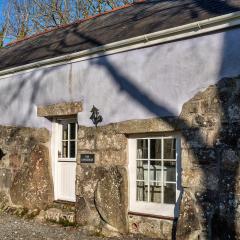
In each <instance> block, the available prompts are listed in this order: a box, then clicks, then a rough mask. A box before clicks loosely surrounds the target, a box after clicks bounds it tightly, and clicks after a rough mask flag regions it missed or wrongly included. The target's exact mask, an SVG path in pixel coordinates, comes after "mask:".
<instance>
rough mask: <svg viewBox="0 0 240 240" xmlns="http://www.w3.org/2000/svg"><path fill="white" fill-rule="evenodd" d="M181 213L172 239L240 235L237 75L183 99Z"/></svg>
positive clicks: (239, 91)
mask: <svg viewBox="0 0 240 240" xmlns="http://www.w3.org/2000/svg"><path fill="white" fill-rule="evenodd" d="M179 122H180V123H179V127H180V128H181V133H182V136H183V141H182V169H183V172H182V186H183V188H184V191H183V197H182V201H181V213H180V217H179V220H178V225H177V239H184V240H187V239H189V240H190V239H191V240H193V239H199V238H200V239H239V238H240V228H239V225H240V191H239V189H240V188H239V182H240V181H239V179H240V172H239V160H240V159H239V154H240V77H235V78H225V79H222V80H220V81H219V83H218V84H216V85H212V86H209V87H208V88H207V89H206V90H205V91H203V92H200V93H198V94H197V95H196V96H194V97H193V98H192V99H191V100H189V101H188V102H187V103H186V104H184V106H183V109H182V113H181V115H180V118H179Z"/></svg>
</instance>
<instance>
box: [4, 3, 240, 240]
mask: <svg viewBox="0 0 240 240" xmlns="http://www.w3.org/2000/svg"><path fill="white" fill-rule="evenodd" d="M239 26H240V1H239V0H235V1H234V0H226V1H221V0H212V1H204V0H202V1H201V0H181V1H180V0H179V1H178V0H176V1H172V0H155V1H141V2H135V3H133V4H130V5H127V6H124V7H122V8H119V9H114V10H113V11H109V12H106V13H104V14H100V15H98V16H93V17H90V18H89V19H85V20H80V21H77V22H75V23H73V24H70V25H65V26H62V27H59V28H57V29H53V30H50V31H47V32H43V33H40V34H37V35H34V36H30V37H28V38H26V39H24V40H22V41H18V42H13V43H11V44H9V45H8V46H6V47H5V48H3V49H1V50H0V63H1V64H0V124H1V127H0V207H1V209H5V210H8V209H14V207H22V209H24V210H23V211H22V212H21V214H24V211H25V214H33V213H34V211H35V213H37V214H38V213H39V211H40V215H41V214H42V215H44V217H45V218H49V219H51V218H53V219H55V217H56V216H55V215H56V212H57V213H58V214H59V215H58V216H63V217H58V218H57V219H58V220H59V219H60V220H61V221H65V222H66V221H69V222H76V223H77V224H79V225H81V226H85V227H88V228H89V229H92V230H94V231H100V232H101V233H102V234H104V235H112V234H116V235H117V234H127V233H129V232H131V233H139V234H144V235H146V236H149V237H157V238H160V239H172V238H175V237H176V239H184V240H187V239H191V240H192V239H239V238H240V170H239V154H240V28H239ZM93 106H95V108H93ZM97 109H98V110H97ZM91 110H92V111H91ZM90 117H91V118H90ZM92 120H93V121H92ZM97 120H99V121H97ZM100 120H102V121H100ZM95 123H96V124H97V123H98V125H97V126H95ZM57 209H59V211H57ZM54 210H55V212H54ZM54 214H55V215H54ZM71 214H72V215H71Z"/></svg>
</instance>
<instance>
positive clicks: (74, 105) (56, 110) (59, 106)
mask: <svg viewBox="0 0 240 240" xmlns="http://www.w3.org/2000/svg"><path fill="white" fill-rule="evenodd" d="M78 112H82V102H65V103H56V104H51V105H46V106H38V108H37V115H38V116H39V117H47V118H52V117H60V116H74V115H77V113H78Z"/></svg>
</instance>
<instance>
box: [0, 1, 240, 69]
mask: <svg viewBox="0 0 240 240" xmlns="http://www.w3.org/2000/svg"><path fill="white" fill-rule="evenodd" d="M239 10H240V0H225V1H224V0H155V1H149V0H148V1H143V2H136V3H134V4H132V5H129V6H127V7H124V8H121V9H118V10H114V11H110V12H108V13H105V14H101V15H98V16H96V17H93V18H90V19H88V20H84V21H78V22H76V23H73V24H70V25H68V26H63V27H61V28H58V29H54V30H52V31H49V32H45V33H41V34H38V35H36V36H33V37H30V38H29V39H26V40H23V41H19V42H16V43H13V44H10V46H8V47H5V48H3V49H1V50H0V70H3V69H7V68H11V67H16V66H20V65H25V64H28V63H33V62H36V61H39V60H43V59H49V58H53V57H57V56H61V55H65V54H69V53H74V52H79V51H82V50H86V49H90V48H93V47H96V46H100V45H104V44H108V43H112V42H116V41H120V40H124V39H128V38H132V37H136V36H140V35H143V34H148V33H152V32H156V31H160V30H164V29H168V28H172V27H176V26H181V25H184V24H188V23H192V22H196V21H200V20H204V19H207V18H211V17H215V16H220V15H224V14H228V13H231V12H236V11H239Z"/></svg>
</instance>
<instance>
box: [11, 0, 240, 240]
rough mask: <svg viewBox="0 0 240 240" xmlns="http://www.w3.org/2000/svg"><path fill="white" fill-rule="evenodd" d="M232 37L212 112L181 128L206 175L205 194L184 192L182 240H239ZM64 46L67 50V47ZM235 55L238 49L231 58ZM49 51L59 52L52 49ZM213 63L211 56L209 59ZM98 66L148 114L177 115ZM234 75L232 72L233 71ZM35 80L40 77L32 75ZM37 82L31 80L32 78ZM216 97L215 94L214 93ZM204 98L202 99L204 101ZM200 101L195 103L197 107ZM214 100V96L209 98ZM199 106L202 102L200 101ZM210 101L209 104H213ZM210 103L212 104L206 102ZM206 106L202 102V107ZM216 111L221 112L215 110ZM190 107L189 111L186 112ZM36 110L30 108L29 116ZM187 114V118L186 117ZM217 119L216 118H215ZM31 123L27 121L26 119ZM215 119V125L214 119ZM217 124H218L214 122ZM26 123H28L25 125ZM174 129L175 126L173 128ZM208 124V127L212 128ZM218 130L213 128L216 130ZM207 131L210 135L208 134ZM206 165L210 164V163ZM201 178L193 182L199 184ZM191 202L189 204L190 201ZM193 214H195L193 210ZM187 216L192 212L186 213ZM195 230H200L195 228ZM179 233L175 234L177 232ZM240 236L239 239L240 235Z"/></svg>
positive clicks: (106, 64)
mask: <svg viewBox="0 0 240 240" xmlns="http://www.w3.org/2000/svg"><path fill="white" fill-rule="evenodd" d="M206 2H207V1H200V0H196V3H197V4H198V5H199V7H201V8H203V9H205V10H208V11H210V12H213V13H216V9H215V8H214V5H212V7H211V8H209V7H208V4H206ZM215 2H221V4H222V7H223V8H229V9H230V10H231V9H232V10H234V11H236V8H235V7H232V6H231V5H230V4H228V3H227V1H220V0H219V1H217V0H215ZM75 34H76V37H80V38H84V39H85V40H86V41H91V42H92V43H93V44H94V45H96V46H99V45H101V43H100V42H98V41H97V40H95V39H91V38H89V37H88V36H86V35H83V34H81V33H79V32H75ZM229 34H230V33H228V32H226V35H225V43H224V49H223V52H222V66H221V67H220V72H219V83H218V84H217V85H216V86H215V87H213V88H210V89H211V90H212V89H214V91H213V93H212V95H210V96H211V97H213V100H214V101H216V102H214V101H210V102H209V103H208V105H207V106H204V107H203V108H204V111H203V112H202V114H201V113H199V112H198V111H197V112H195V113H194V114H189V115H188V114H187V117H186V115H184V114H183V113H182V114H181V115H180V117H179V119H178V120H179V128H180V129H181V130H182V135H183V137H184V139H185V140H186V142H187V145H188V148H189V149H190V150H191V152H192V154H193V156H192V158H191V159H189V161H190V160H191V161H194V164H195V166H197V167H198V168H199V169H198V172H201V174H202V176H201V182H202V185H201V189H199V191H197V192H192V190H191V188H184V193H183V199H182V206H181V210H180V212H181V214H180V218H179V223H178V226H179V227H178V228H177V230H176V231H177V238H178V239H191V237H192V236H193V235H192V234H193V231H199V230H200V229H201V228H202V234H203V235H204V234H205V235H206V236H205V237H206V238H207V239H236V235H237V229H238V227H239V226H237V225H236V223H237V220H238V218H237V217H238V216H237V212H236V209H237V207H238V205H239V199H238V195H236V189H237V187H239V186H237V183H238V182H237V181H238V179H237V178H238V177H239V175H238V168H239V150H240V140H239V139H240V127H239V126H240V124H239V122H240V117H239V116H240V92H239V91H240V90H239V81H240V80H239V78H236V79H235V80H233V79H223V80H221V81H220V79H221V78H222V77H223V76H224V73H225V72H229V71H227V70H229V69H232V68H233V67H235V72H237V71H236V69H237V70H238V74H240V63H239V62H234V60H233V61H232V62H228V61H227V60H226V59H229V56H231V54H232V59H234V56H236V55H238V53H237V49H240V48H239V46H238V47H237V43H234V44H236V48H234V47H233V46H232V44H233V39H232V36H231V35H229ZM239 42H240V41H239ZM61 44H62V45H66V43H65V42H64V41H62V42H61ZM229 49H235V51H234V52H231V51H230V50H229ZM49 51H54V50H52V49H49ZM206 57H207V56H206ZM92 64H98V65H99V66H101V67H102V68H105V69H106V70H107V71H108V73H109V74H110V75H111V76H112V79H113V81H114V83H115V84H116V85H117V86H119V89H120V90H121V91H124V92H125V93H127V94H128V95H129V96H130V97H131V98H132V99H133V101H136V102H138V103H139V104H141V105H142V106H143V107H145V108H146V109H147V110H148V111H151V112H152V113H153V114H155V115H156V116H161V115H163V114H164V115H165V116H166V115H169V116H172V115H173V114H172V113H171V111H170V110H169V109H168V108H167V107H166V106H161V105H159V104H158V103H156V102H155V101H154V99H152V98H151V96H149V95H148V94H147V93H145V92H144V91H143V90H141V89H139V87H137V86H136V85H134V83H133V81H131V79H129V78H128V77H127V76H125V75H124V74H122V73H121V72H119V70H118V69H117V68H116V67H115V66H114V65H113V64H112V63H111V62H110V61H109V60H108V58H107V57H104V58H99V59H98V60H97V61H96V59H95V60H94V61H92ZM47 71H49V70H47V69H46V70H44V71H43V72H42V75H44V74H46V73H47ZM230 72H231V71H230ZM32 74H34V72H33V73H32ZM29 78H31V76H29ZM40 83H41V76H39V77H38V79H37V80H36V81H35V83H34V89H33V90H32V93H31V99H30V100H31V101H32V102H34V101H35V99H36V96H37V94H38V92H39V87H40ZM25 84H26V81H24V80H22V82H21V85H20V86H19V88H18V89H16V92H15V94H13V95H12V97H11V98H10V100H9V102H12V101H16V99H17V96H18V95H19V94H20V92H21V89H23V87H24V85H25ZM209 91H210V90H209ZM204 96H205V95H204V94H203V95H201V96H200V100H201V97H203V98H204ZM197 97H198V96H196V98H194V99H193V100H196V101H197ZM208 97H209V96H208ZM198 100H199V99H198ZM208 100H209V98H208ZM202 102H204V103H206V102H207V101H202ZM198 103H199V104H200V102H198ZM213 106H215V108H214V110H213ZM186 108H187V107H186V106H185V111H187V110H186ZM32 110H33V109H30V108H29V113H30V111H32ZM185 113H186V112H185ZM211 113H212V115H211ZM26 117H27V115H26ZM193 117H194V121H195V123H196V124H195V125H194V126H193V125H192V124H191V123H190V121H189V119H190V118H193ZM211 118H212V119H211ZM214 120H216V121H214ZM25 121H26V119H25ZM168 124H171V122H169V123H168ZM206 124H207V125H206ZM211 124H212V125H211ZM211 127H215V129H216V128H217V129H218V131H217V132H216V133H215V137H214V141H213V142H212V143H209V142H208V141H206V138H205V135H204V134H203V132H204V133H206V132H207V131H208V130H209V129H210V128H211ZM203 130H204V131H203ZM205 160H206V161H205ZM195 177H196V176H193V178H195ZM210 178H211V179H215V180H216V181H212V182H214V186H209V183H211V181H210ZM189 198H190V199H191V200H190V201H188V199H189ZM189 202H191V204H193V207H194V209H199V210H198V213H196V214H195V216H192V215H191V213H189V212H186V214H185V215H184V216H183V214H182V213H183V211H185V209H184V204H190V203H189ZM190 210H191V209H190ZM186 211H187V210H186ZM194 224H195V226H194ZM185 225H190V229H186V227H184V226H185ZM173 232H174V230H173ZM238 236H239V235H238Z"/></svg>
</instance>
